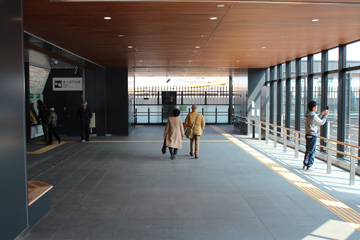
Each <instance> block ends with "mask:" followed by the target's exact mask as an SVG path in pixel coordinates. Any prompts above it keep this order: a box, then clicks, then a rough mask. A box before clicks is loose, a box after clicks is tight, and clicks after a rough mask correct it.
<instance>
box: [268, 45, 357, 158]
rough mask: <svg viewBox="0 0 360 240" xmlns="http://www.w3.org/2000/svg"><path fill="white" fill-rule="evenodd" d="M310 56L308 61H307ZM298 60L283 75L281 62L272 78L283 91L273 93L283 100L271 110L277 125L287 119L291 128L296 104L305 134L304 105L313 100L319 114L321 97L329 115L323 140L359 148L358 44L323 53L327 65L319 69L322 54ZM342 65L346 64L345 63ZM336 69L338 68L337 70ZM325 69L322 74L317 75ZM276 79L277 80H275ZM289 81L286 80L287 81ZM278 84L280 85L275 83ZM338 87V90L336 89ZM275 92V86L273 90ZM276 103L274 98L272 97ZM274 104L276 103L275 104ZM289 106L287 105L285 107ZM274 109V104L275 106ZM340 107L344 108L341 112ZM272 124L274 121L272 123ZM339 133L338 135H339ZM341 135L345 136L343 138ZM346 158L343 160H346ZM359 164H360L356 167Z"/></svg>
mask: <svg viewBox="0 0 360 240" xmlns="http://www.w3.org/2000/svg"><path fill="white" fill-rule="evenodd" d="M343 50H346V54H345V55H346V59H344V60H343V61H344V63H342V62H340V61H341V59H340V51H343ZM309 56H310V58H309ZM309 56H306V57H302V58H301V59H300V61H299V62H298V63H299V64H300V66H296V62H295V60H292V61H290V67H289V71H290V72H288V73H287V74H286V67H285V66H286V64H285V63H281V66H282V69H281V71H278V70H279V69H277V68H275V69H276V73H275V79H272V80H281V84H283V85H282V86H283V90H282V91H281V92H277V91H276V95H278V94H281V96H279V99H281V101H283V102H282V103H281V108H280V109H277V108H276V107H275V108H274V111H273V112H271V113H270V114H273V117H274V119H278V117H280V118H281V123H280V124H281V125H282V126H285V118H286V117H289V118H290V128H292V129H295V114H296V112H295V110H296V105H300V106H298V109H300V113H299V117H300V131H301V132H305V114H306V112H307V103H308V101H310V100H314V101H316V102H317V104H318V112H317V114H321V111H322V110H324V109H325V106H324V104H323V103H322V102H321V96H322V94H324V95H326V96H324V97H326V98H327V99H326V100H327V106H328V107H329V116H328V123H327V125H325V126H327V130H328V131H326V132H327V135H326V136H324V137H327V138H329V139H332V140H336V141H344V142H345V143H348V144H351V145H355V146H360V142H359V131H360V129H359V126H360V119H359V114H360V112H359V109H360V100H359V99H360V41H358V42H354V43H351V44H348V45H346V46H339V47H336V48H332V49H329V50H327V60H328V61H327V62H326V63H324V64H327V66H322V61H321V60H322V53H316V54H313V55H312V56H311V55H309ZM309 59H313V63H312V64H313V65H312V66H310V67H311V69H313V70H312V72H308V60H309ZM345 63H346V64H345ZM339 66H340V69H339ZM297 67H299V69H300V73H299V74H300V75H299V76H297V77H300V86H299V87H300V90H299V93H300V94H301V96H300V97H299V100H300V101H299V102H296V101H295V99H296V84H295V82H296V76H295V74H296V72H295V70H296V68H297ZM322 69H325V72H321V70H322ZM344 72H345V74H344ZM342 74H344V80H342V81H341V82H345V83H346V84H345V86H339V76H342ZM278 76H279V77H280V78H281V79H277V78H278ZM286 76H289V77H290V94H291V96H290V98H289V99H290V101H289V102H286V84H285V82H286V81H285V80H286ZM322 76H324V77H327V79H328V80H327V88H326V89H322V88H323V86H322ZM310 77H311V79H312V82H311V84H312V86H311V89H308V86H307V84H308V79H309V78H310ZM288 80H289V79H288ZM278 83H279V84H280V82H278ZM340 87H342V88H340ZM275 89H277V87H276V88H275ZM308 90H309V91H310V93H311V94H312V96H313V97H312V99H309V97H308V96H307V94H308ZM339 90H341V91H344V92H345V94H339ZM274 99H275V100H276V101H277V100H279V99H278V98H277V96H275V98H274ZM275 104H276V103H275ZM287 104H289V105H290V106H289V105H287ZM339 104H343V105H342V106H344V107H342V108H341V109H340V110H341V111H343V110H344V112H343V113H342V114H341V115H340V114H339V112H338V108H339ZM276 106H277V105H276ZM286 107H288V108H289V109H290V112H289V113H286ZM343 108H344V109H343ZM275 122H276V121H275ZM339 133H341V134H339ZM344 135H345V136H344ZM345 151H347V152H349V149H348V148H346V147H345ZM346 158H347V157H345V160H346ZM358 165H360V161H359V164H358Z"/></svg>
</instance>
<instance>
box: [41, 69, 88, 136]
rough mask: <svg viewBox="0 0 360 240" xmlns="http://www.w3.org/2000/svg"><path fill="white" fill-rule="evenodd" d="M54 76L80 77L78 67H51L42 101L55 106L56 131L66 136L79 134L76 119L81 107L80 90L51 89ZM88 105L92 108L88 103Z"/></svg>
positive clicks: (80, 72)
mask: <svg viewBox="0 0 360 240" xmlns="http://www.w3.org/2000/svg"><path fill="white" fill-rule="evenodd" d="M54 77H82V71H81V70H80V69H79V70H78V71H77V72H76V74H75V71H74V69H66V70H64V69H61V70H59V69H52V70H51V71H50V74H49V77H48V80H47V82H46V85H45V88H44V102H45V103H46V104H47V105H48V106H49V105H51V106H54V107H55V112H56V114H57V115H58V124H57V129H56V130H57V132H58V133H60V134H66V135H68V136H80V127H79V122H78V119H77V110H78V109H79V108H80V107H81V103H82V92H81V91H53V89H52V79H53V78H54ZM89 107H91V108H92V106H91V104H90V103H89Z"/></svg>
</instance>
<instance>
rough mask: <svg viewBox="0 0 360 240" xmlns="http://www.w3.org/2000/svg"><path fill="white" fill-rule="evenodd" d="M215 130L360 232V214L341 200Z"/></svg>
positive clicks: (220, 130) (224, 133) (226, 134)
mask: <svg viewBox="0 0 360 240" xmlns="http://www.w3.org/2000/svg"><path fill="white" fill-rule="evenodd" d="M211 127H212V128H213V129H215V130H216V131H217V132H218V133H220V134H222V135H223V136H224V137H226V138H227V139H229V140H230V141H231V142H233V143H234V144H236V145H237V146H238V147H240V148H242V149H243V150H245V151H246V152H248V153H249V154H250V155H252V156H253V157H254V158H256V159H257V160H258V161H260V162H262V163H263V164H264V165H265V166H267V167H268V168H270V169H271V170H273V171H274V172H276V173H277V174H279V175H280V176H281V177H283V178H284V179H286V180H287V181H288V182H290V183H291V184H293V185H294V186H296V187H297V188H299V189H300V190H301V191H303V192H304V193H306V194H307V195H308V196H310V197H311V198H313V199H314V200H316V201H317V202H319V203H320V204H321V205H323V206H324V207H326V208H327V209H329V210H330V211H331V212H333V213H334V214H336V215H337V216H338V217H340V218H341V219H343V220H344V221H346V222H348V223H349V224H351V225H352V226H354V227H355V228H356V229H357V230H359V231H360V213H358V212H357V211H355V210H354V209H352V208H350V207H349V206H347V205H345V204H344V203H342V202H340V201H339V200H337V199H335V198H334V197H332V196H330V195H329V194H327V193H326V192H324V191H322V190H321V189H319V188H317V187H316V186H314V185H312V184H311V183H309V182H308V181H306V180H305V179H303V178H301V177H299V176H298V175H296V174H295V173H293V172H291V171H289V170H288V169H286V168H284V167H283V166H281V165H280V164H278V163H276V162H274V161H273V160H271V159H270V158H268V157H266V156H265V155H264V154H262V153H260V152H258V151H256V150H255V149H253V148H251V147H250V146H248V145H247V144H245V143H243V142H242V141H240V140H239V139H237V138H235V137H233V136H232V135H231V134H228V133H226V132H224V131H223V130H222V129H220V128H219V127H217V126H211Z"/></svg>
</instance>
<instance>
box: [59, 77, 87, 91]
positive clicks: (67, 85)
mask: <svg viewBox="0 0 360 240" xmlns="http://www.w3.org/2000/svg"><path fill="white" fill-rule="evenodd" d="M53 91H82V78H53Z"/></svg>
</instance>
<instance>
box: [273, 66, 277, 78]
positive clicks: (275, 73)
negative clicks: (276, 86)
mask: <svg viewBox="0 0 360 240" xmlns="http://www.w3.org/2000/svg"><path fill="white" fill-rule="evenodd" d="M277 71H278V67H277V66H275V67H274V79H273V80H278V72H277Z"/></svg>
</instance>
